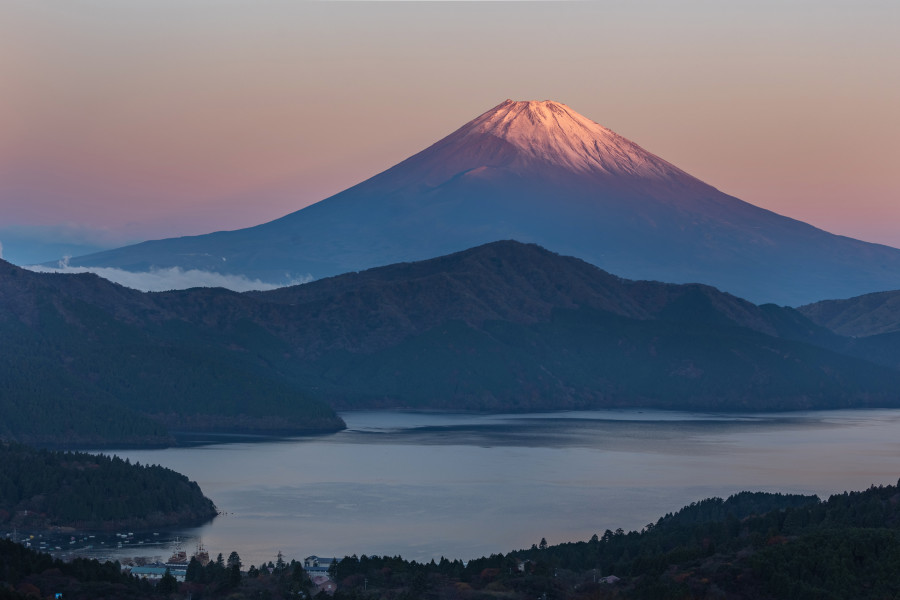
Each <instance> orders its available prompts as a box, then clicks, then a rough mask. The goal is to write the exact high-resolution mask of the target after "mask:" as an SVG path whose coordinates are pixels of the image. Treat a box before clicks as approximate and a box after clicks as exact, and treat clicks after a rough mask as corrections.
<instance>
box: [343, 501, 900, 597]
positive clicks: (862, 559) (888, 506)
mask: <svg viewBox="0 0 900 600" xmlns="http://www.w3.org/2000/svg"><path fill="white" fill-rule="evenodd" d="M897 564H900V490H898V488H897V487H896V486H881V487H872V488H870V489H868V490H866V491H863V492H853V493H843V494H837V495H834V496H832V497H830V498H829V499H828V500H826V501H824V502H823V501H820V500H819V499H818V498H817V497H815V496H797V495H783V494H768V493H751V492H743V493H740V494H736V495H734V496H732V497H730V498H728V499H726V500H722V499H721V498H711V499H707V500H703V501H700V502H697V503H694V504H692V505H690V506H687V507H685V508H683V509H682V510H680V511H678V512H676V513H674V514H669V515H666V516H664V517H662V518H660V519H659V520H658V521H657V522H656V523H648V524H647V526H646V527H644V528H643V530H642V531H632V532H628V533H626V532H624V531H622V530H621V529H619V530H616V531H615V532H613V531H609V530H607V531H606V532H604V533H603V534H602V535H595V536H593V537H592V538H591V539H590V540H589V541H586V542H575V543H565V544H559V545H548V544H546V542H545V541H544V540H541V542H540V543H536V544H535V545H534V546H532V548H531V549H530V550H519V551H515V552H510V553H508V554H498V555H493V556H490V557H487V558H481V559H477V560H472V561H469V562H468V563H463V562H461V561H458V560H454V561H451V560H447V559H441V561H440V562H437V561H432V562H430V563H424V564H422V563H416V562H414V561H413V562H409V561H405V560H403V559H402V558H400V557H387V556H385V557H379V556H371V557H367V556H361V557H357V556H355V555H354V556H350V557H346V558H345V559H344V560H342V561H341V562H340V563H338V564H337V566H336V567H335V569H334V573H333V574H334V577H335V578H336V580H337V582H338V593H337V594H335V599H336V600H346V599H354V600H356V599H363V598H365V599H367V600H376V599H387V598H422V599H429V598H431V599H435V600H437V599H439V598H457V599H459V600H476V599H477V600H488V599H494V600H499V599H501V598H503V599H506V600H525V599H529V600H530V599H533V598H544V597H546V598H548V599H566V600H589V599H623V600H624V599H632V598H633V599H642V600H644V599H646V600H651V599H652V600H666V599H673V600H675V599H689V598H690V599H695V598H696V599H705V598H710V599H712V598H720V599H734V600H738V599H740V600H750V599H759V600H776V599H785V600H788V599H790V600H795V599H799V600H806V599H808V600H813V599H816V600H820V599H833V600H838V599H843V598H859V599H869V598H871V599H877V598H896V597H898V595H900V581H898V579H897V577H896V573H897V571H896V569H897ZM610 576H612V577H610ZM608 577H609V579H607V578H608Z"/></svg>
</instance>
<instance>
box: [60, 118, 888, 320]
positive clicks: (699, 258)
mask: <svg viewBox="0 0 900 600" xmlns="http://www.w3.org/2000/svg"><path fill="white" fill-rule="evenodd" d="M504 239H515V240H519V241H522V242H534V243H537V244H540V245H542V246H544V247H545V248H548V249H549V250H553V251H555V252H558V253H560V254H566V255H572V256H577V257H579V258H582V259H584V260H586V261H588V262H591V263H593V264H595V265H597V266H599V267H601V268H603V269H605V270H607V271H609V272H611V273H614V274H616V275H619V276H622V277H627V278H630V279H655V280H659V281H665V282H673V283H686V282H699V283H707V284H711V285H714V286H716V287H718V288H720V289H722V290H725V291H728V292H731V293H733V294H735V295H738V296H742V297H744V298H747V299H749V300H752V301H754V302H777V303H780V304H794V305H797V304H805V303H809V302H814V301H817V300H822V299H826V298H847V297H851V296H857V295H860V294H864V293H867V292H874V291H882V290H887V289H898V288H900V250H897V249H896V248H889V247H887V246H879V245H876V244H868V243H866V242H861V241H858V240H853V239H850V238H846V237H841V236H835V235H832V234H830V233H827V232H825V231H822V230H820V229H816V228H815V227H812V226H810V225H807V224H806V223H802V222H800V221H795V220H793V219H789V218H786V217H783V216H781V215H778V214H775V213H773V212H771V211H768V210H764V209H762V208H759V207H757V206H753V205H752V204H748V203H746V202H742V201H741V200H738V199H737V198H734V197H732V196H728V195H727V194H724V193H722V192H720V191H719V190H717V189H715V188H713V187H712V186H709V185H707V184H705V183H703V182H702V181H700V180H699V179H697V178H695V177H692V176H691V175H689V174H687V173H685V172H684V171H682V170H680V169H678V168H677V167H675V166H673V165H671V164H670V163H668V162H666V161H665V160H663V159H662V158H660V157H658V156H655V155H654V154H651V153H650V152H648V151H646V150H644V149H643V148H641V147H640V146H638V145H637V144H635V143H634V142H631V141H629V140H627V139H625V138H624V137H622V136H620V135H618V134H616V133H614V132H612V131H610V130H609V129H607V128H605V127H603V126H602V125H599V124H597V123H595V122H594V121H592V120H591V119H588V118H587V117H584V116H582V115H580V114H578V113H577V112H575V111H574V110H572V109H571V108H569V107H568V106H566V105H565V104H560V103H558V102H553V101H550V100H545V101H540V102H538V101H524V102H515V101H512V100H506V101H505V102H502V103H500V104H499V105H497V106H495V107H494V108H492V109H490V110H488V111H487V112H485V113H483V114H481V115H479V116H477V117H476V118H474V119H473V120H471V121H469V122H468V123H466V124H465V125H463V126H462V127H460V128H459V129H457V130H456V131H454V132H453V133H451V134H450V135H448V136H446V137H445V138H443V139H441V140H439V141H438V142H436V143H435V144H433V145H432V146H430V147H428V148H426V149H424V150H422V151H421V152H419V153H417V154H415V155H413V156H411V157H410V158H408V159H406V160H404V161H403V162H401V163H399V164H397V165H395V166H393V167H391V168H389V169H387V170H386V171H384V172H382V173H380V174H378V175H376V176H374V177H372V178H370V179H368V180H366V181H363V182H362V183H360V184H358V185H355V186H353V187H351V188H349V189H347V190H344V191H343V192H341V193H339V194H336V195H334V196H332V197H330V198H327V199H325V200H322V201H321V202H318V203H316V204H313V205H311V206H308V207H306V208H304V209H302V210H298V211H296V212H294V213H291V214H289V215H286V216H284V217H282V218H280V219H277V220H275V221H271V222H269V223H265V224H262V225H258V226H256V227H251V228H247V229H240V230H237V231H229V232H218V233H212V234H208V235H203V236H195V237H185V238H177V239H169V240H159V241H155V242H144V243H143V244H138V245H135V246H128V247H125V248H120V249H118V250H111V251H107V252H101V253H98V254H94V255H89V256H85V257H80V258H76V259H72V260H71V261H70V264H71V265H72V266H75V267H78V266H103V267H118V268H121V269H127V270H131V271H135V270H146V269H149V268H151V267H158V268H167V267H176V266H177V267H181V268H182V269H197V270H206V271H215V272H218V273H227V274H239V275H243V276H245V277H247V278H250V279H259V280H261V281H264V282H273V283H277V282H280V281H290V280H292V279H300V278H308V277H309V276H311V277H313V278H320V277H326V276H329V275H336V274H339V273H344V272H347V271H360V270H363V269H366V268H369V267H374V266H379V265H386V264H389V263H395V262H403V261H412V260H421V259H426V258H432V257H435V256H439V255H442V254H449V253H451V252H455V251H459V250H464V249H466V248H471V247H474V246H478V245H480V244H484V243H487V242H493V241H497V240H504Z"/></svg>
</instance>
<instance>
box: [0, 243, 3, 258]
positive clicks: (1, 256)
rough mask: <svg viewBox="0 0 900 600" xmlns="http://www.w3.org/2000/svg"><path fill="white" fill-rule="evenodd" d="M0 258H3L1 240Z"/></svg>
mask: <svg viewBox="0 0 900 600" xmlns="http://www.w3.org/2000/svg"><path fill="white" fill-rule="evenodd" d="M0 258H3V242H0Z"/></svg>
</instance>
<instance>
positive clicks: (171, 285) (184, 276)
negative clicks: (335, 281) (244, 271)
mask: <svg viewBox="0 0 900 600" xmlns="http://www.w3.org/2000/svg"><path fill="white" fill-rule="evenodd" d="M60 263H61V264H60V266H59V267H44V266H41V265H30V266H26V267H24V268H26V269H29V270H31V271H35V272H38V273H94V274H95V275H99V276H100V277H103V278H104V279H108V280H110V281H112V282H114V283H118V284H119V285H124V286H125V287H129V288H132V289H135V290H140V291H142V292H165V291H168V290H184V289H188V288H193V287H222V288H226V289H229V290H233V291H235V292H248V291H250V290H260V291H265V290H274V289H276V288H280V287H285V286H288V285H298V284H301V283H307V282H309V281H312V279H313V278H312V276H310V275H307V276H304V277H299V278H291V277H290V276H286V277H285V282H284V283H266V282H264V281H260V280H259V279H248V278H247V277H244V276H243V275H226V274H223V273H215V272H213V271H200V270H198V269H187V270H185V269H182V268H181V267H169V268H165V269H150V270H149V271H136V272H132V271H124V270H122V269H115V268H112V267H70V266H67V265H65V264H64V262H63V261H60Z"/></svg>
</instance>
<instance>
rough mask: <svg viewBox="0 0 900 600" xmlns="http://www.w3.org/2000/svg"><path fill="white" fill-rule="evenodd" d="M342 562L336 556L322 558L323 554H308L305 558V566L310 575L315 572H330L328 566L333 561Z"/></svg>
mask: <svg viewBox="0 0 900 600" xmlns="http://www.w3.org/2000/svg"><path fill="white" fill-rule="evenodd" d="M338 562H341V561H339V560H338V559H336V558H322V557H321V556H315V555H313V556H307V557H306V558H304V559H303V568H304V569H305V570H306V572H307V573H309V574H310V576H311V575H312V574H313V573H326V574H327V573H328V568H329V567H331V565H332V564H333V563H338Z"/></svg>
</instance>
